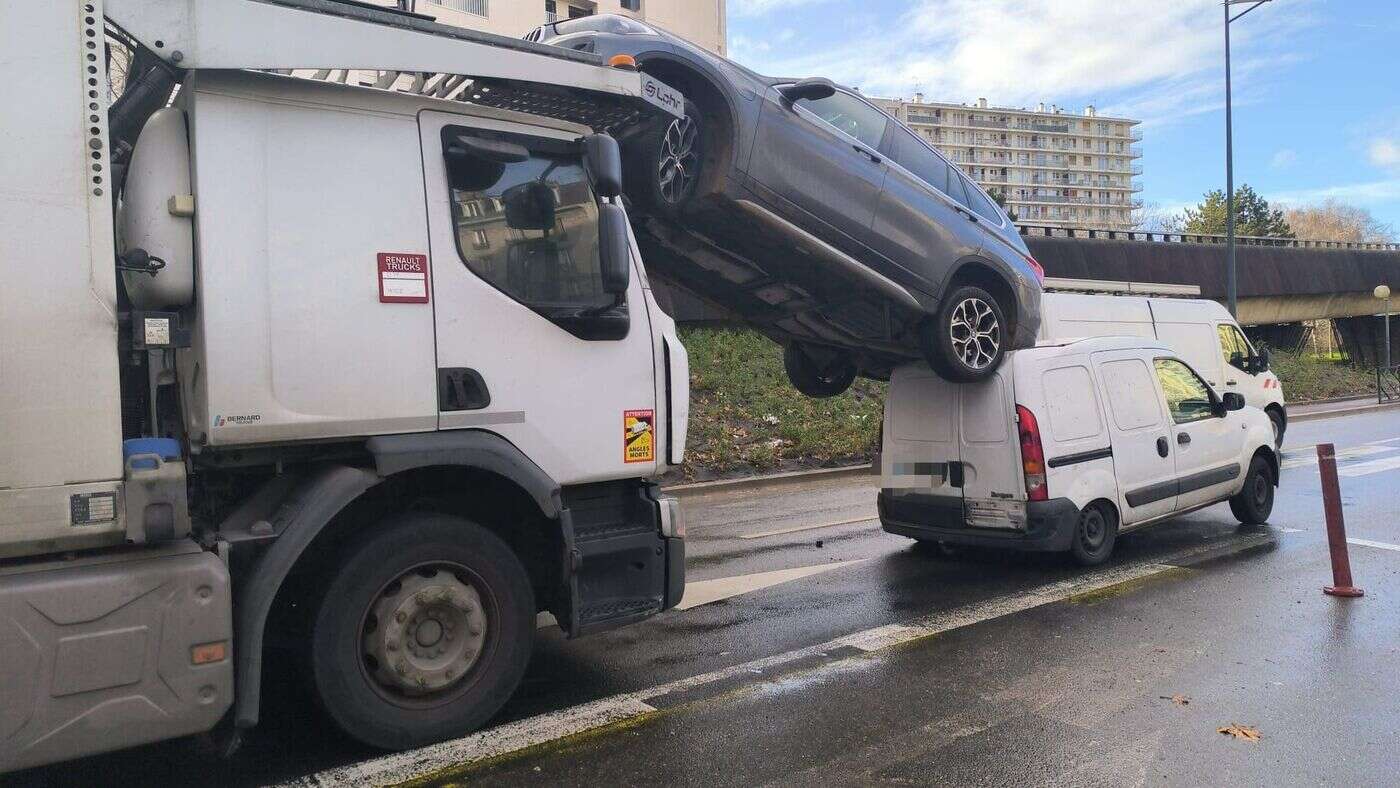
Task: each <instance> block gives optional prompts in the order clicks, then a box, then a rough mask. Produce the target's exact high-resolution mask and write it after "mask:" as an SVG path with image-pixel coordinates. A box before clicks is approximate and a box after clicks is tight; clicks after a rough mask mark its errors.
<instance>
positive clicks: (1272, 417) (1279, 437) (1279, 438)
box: [1264, 408, 1286, 449]
mask: <svg viewBox="0 0 1400 788" xmlns="http://www.w3.org/2000/svg"><path fill="white" fill-rule="evenodd" d="M1264 412H1265V413H1267V414H1269V423H1270V424H1271V425H1272V426H1273V428H1274V448H1275V449H1282V448H1283V433H1284V430H1285V429H1286V426H1285V422H1284V420H1283V414H1282V413H1280V412H1279V409H1278V408H1266V409H1265V410H1264Z"/></svg>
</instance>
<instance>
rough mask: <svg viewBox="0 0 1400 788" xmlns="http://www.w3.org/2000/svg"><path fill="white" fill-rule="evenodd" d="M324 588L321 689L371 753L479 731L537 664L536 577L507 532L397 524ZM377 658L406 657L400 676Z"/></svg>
mask: <svg viewBox="0 0 1400 788" xmlns="http://www.w3.org/2000/svg"><path fill="white" fill-rule="evenodd" d="M323 593H324V596H323V598H322V599H321V601H320V604H319V605H318V607H317V610H316V614H315V619H314V622H313V625H312V631H311V638H310V641H311V642H310V654H309V657H310V659H309V661H310V665H311V678H312V684H313V686H314V689H315V691H316V694H317V696H318V698H319V700H320V702H321V706H322V708H323V709H324V710H325V712H326V714H327V715H328V716H329V717H330V718H331V720H332V721H333V722H335V724H336V726H337V727H339V728H340V729H341V730H342V731H344V732H345V733H346V734H347V735H349V736H350V737H351V738H353V739H356V740H358V741H360V742H363V743H364V744H367V745H369V746H371V747H377V748H380V749H385V750H403V749H408V748H411V747H420V746H423V745H425V744H430V743H432V742H436V741H441V740H443V739H449V738H454V737H458V736H462V735H465V734H467V733H470V732H471V731H473V730H475V729H476V728H478V727H480V726H481V725H482V724H484V723H485V722H486V721H487V720H489V719H490V718H491V717H492V716H493V715H495V714H496V712H497V711H499V710H500V708H501V706H503V705H505V702H506V701H507V700H508V699H509V698H510V696H511V694H512V693H514V692H515V688H516V687H517V686H518V685H519V684H520V680H521V677H522V676H524V674H525V668H526V666H527V665H528V664H529V661H530V652H531V649H532V648H533V645H534V637H535V598H534V592H533V590H532V588H531V585H530V578H529V575H528V574H527V573H526V571H525V568H524V567H523V566H522V565H521V563H520V560H519V559H518V558H517V557H516V555H515V553H514V552H513V551H512V550H511V549H510V547H508V546H507V545H506V543H505V542H503V541H501V539H500V537H498V536H496V535H495V534H493V533H491V532H490V531H488V530H487V529H485V528H483V527H481V526H480V525H477V524H476V523H473V522H471V521H469V520H465V519H463V518H460V517H453V516H450V515H444V514H435V513H429V512H422V513H415V514H407V515H402V516H397V517H390V518H388V519H387V520H385V521H384V522H383V523H380V524H379V525H378V526H376V527H374V528H372V529H370V530H369V531H368V532H367V533H366V535H365V537H363V538H361V539H359V540H358V541H356V542H355V543H353V544H352V545H351V546H350V547H349V549H347V550H346V551H345V553H343V554H342V556H341V557H340V559H339V560H338V561H337V569H336V570H335V574H334V575H333V576H332V577H331V578H330V582H329V583H328V584H326V586H325V590H324V592H323ZM391 610H392V611H393V613H392V614H390V612H389V611H391ZM381 618H383V619H384V620H383V621H381ZM394 622H404V623H400V624H398V625H395V623H394ZM454 634H455V635H456V637H455V639H454V637H453V635H454ZM376 635H378V638H377V639H376ZM426 638H434V640H432V641H428V640H426ZM444 650H445V651H446V653H447V659H446V660H445V661H444V660H443V659H442V654H443V652H444ZM372 652H373V653H372ZM376 653H377V654H380V655H383V656H385V657H386V658H388V657H390V656H391V655H392V657H394V658H397V660H398V662H397V664H396V665H395V670H389V667H388V665H387V664H385V662H381V661H380V660H379V659H378V658H377V657H375V654H376ZM386 661H387V660H386ZM454 674H455V675H454ZM409 684H414V685H415V686H407V685H409ZM424 686H426V687H427V689H420V687H424Z"/></svg>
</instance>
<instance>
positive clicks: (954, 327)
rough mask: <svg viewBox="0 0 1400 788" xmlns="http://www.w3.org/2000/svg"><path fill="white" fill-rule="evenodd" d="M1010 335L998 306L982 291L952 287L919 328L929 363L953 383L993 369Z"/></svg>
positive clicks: (974, 379)
mask: <svg viewBox="0 0 1400 788" xmlns="http://www.w3.org/2000/svg"><path fill="white" fill-rule="evenodd" d="M1010 341H1011V335H1010V333H1009V332H1008V328H1007V325H1006V314H1005V313H1004V312H1003V311H1002V308H1001V305H1000V304H998V303H997V300H996V298H994V297H993V296H992V295H991V294H990V293H988V292H987V291H986V290H983V289H982V288H980V287H973V286H972V285H963V286H961V287H957V288H954V289H953V291H952V292H950V293H948V295H947V297H946V298H945V299H944V300H943V306H942V307H940V308H939V310H938V314H937V315H935V316H934V317H933V318H932V319H931V320H928V321H925V322H924V324H923V325H922V326H921V327H920V330H919V344H920V346H921V348H922V350H923V353H924V359H925V360H926V361H928V363H929V366H931V367H933V369H934V371H935V372H937V373H938V374H939V375H941V376H943V377H944V378H945V379H947V380H950V381H952V382H954V383H975V382H977V381H979V380H986V379H987V378H989V377H991V376H992V373H993V372H996V369H997V367H998V366H999V365H1000V364H1001V360H1002V357H1003V356H1005V355H1006V345H1007V343H1008V342H1010Z"/></svg>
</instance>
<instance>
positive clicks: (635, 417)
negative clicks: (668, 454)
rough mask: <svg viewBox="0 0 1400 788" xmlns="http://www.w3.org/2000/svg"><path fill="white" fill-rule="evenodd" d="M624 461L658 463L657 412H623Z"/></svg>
mask: <svg viewBox="0 0 1400 788" xmlns="http://www.w3.org/2000/svg"><path fill="white" fill-rule="evenodd" d="M622 461H623V462H655V461H656V412H655V411H651V410H624V411H623V412H622Z"/></svg>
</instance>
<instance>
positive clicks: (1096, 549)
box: [1069, 503, 1118, 566]
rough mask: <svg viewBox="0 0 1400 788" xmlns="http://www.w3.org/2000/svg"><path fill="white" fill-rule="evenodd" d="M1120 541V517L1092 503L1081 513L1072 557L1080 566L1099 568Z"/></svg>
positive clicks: (1101, 505) (1071, 546)
mask: <svg viewBox="0 0 1400 788" xmlns="http://www.w3.org/2000/svg"><path fill="white" fill-rule="evenodd" d="M1117 541H1118V515H1117V514H1116V513H1114V511H1113V510H1112V509H1110V508H1109V507H1107V506H1104V505H1103V504H1097V503H1091V504H1089V505H1088V506H1086V507H1084V511H1082V512H1080V513H1079V523H1078V525H1077V526H1076V527H1075V529H1074V542H1073V543H1072V544H1071V545H1070V548H1069V552H1070V555H1071V556H1073V557H1074V560H1075V562H1076V563H1078V564H1079V565H1080V566H1098V565H1099V564H1102V563H1103V562H1104V561H1107V560H1108V557H1109V556H1110V555H1112V554H1113V545H1114V544H1115V543H1116V542H1117Z"/></svg>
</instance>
